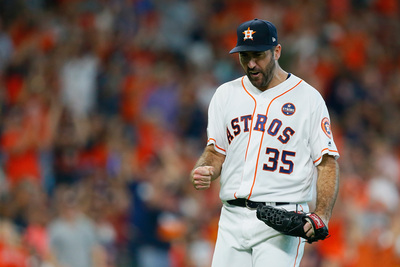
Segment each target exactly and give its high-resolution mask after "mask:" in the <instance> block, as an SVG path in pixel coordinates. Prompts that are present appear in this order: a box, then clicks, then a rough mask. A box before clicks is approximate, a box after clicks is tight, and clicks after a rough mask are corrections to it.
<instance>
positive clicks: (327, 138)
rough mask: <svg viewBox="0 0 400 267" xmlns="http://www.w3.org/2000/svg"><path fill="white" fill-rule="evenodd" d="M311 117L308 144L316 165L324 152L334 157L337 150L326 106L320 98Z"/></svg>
mask: <svg viewBox="0 0 400 267" xmlns="http://www.w3.org/2000/svg"><path fill="white" fill-rule="evenodd" d="M311 118H312V122H311V135H310V144H311V157H312V160H313V162H314V165H315V166H317V165H318V164H319V163H320V162H321V160H322V156H323V155H325V154H328V155H332V156H334V157H335V158H336V159H337V158H339V152H338V150H337V147H336V144H335V141H334V140H333V133H332V129H331V122H330V117H329V112H328V108H327V107H326V104H325V102H324V101H323V100H322V98H321V102H320V103H319V104H318V105H317V107H316V109H315V110H313V112H312V116H311Z"/></svg>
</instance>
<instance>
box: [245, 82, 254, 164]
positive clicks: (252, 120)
mask: <svg viewBox="0 0 400 267" xmlns="http://www.w3.org/2000/svg"><path fill="white" fill-rule="evenodd" d="M244 77H245V76H243V78H242V87H243V89H244V90H245V91H246V93H247V94H248V95H249V96H250V97H251V98H253V100H254V110H253V115H251V116H252V117H251V124H250V132H249V141H248V142H247V147H246V154H245V156H244V159H245V160H246V159H247V151H248V150H249V145H250V140H251V132H252V130H253V122H254V114H255V113H256V108H257V101H256V99H255V98H254V97H253V96H252V95H251V94H250V93H249V91H247V89H246V87H245V86H244V83H243V79H244Z"/></svg>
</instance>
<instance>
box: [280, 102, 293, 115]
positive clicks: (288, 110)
mask: <svg viewBox="0 0 400 267" xmlns="http://www.w3.org/2000/svg"><path fill="white" fill-rule="evenodd" d="M295 112H296V107H295V106H294V105H293V104H292V103H286V104H285V105H283V106H282V113H283V114H285V115H286V116H292V115H293V114H294V113H295Z"/></svg>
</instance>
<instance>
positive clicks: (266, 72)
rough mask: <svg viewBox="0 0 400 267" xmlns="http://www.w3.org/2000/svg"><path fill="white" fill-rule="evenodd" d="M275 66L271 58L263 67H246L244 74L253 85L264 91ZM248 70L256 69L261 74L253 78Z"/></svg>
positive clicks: (270, 79)
mask: <svg viewBox="0 0 400 267" xmlns="http://www.w3.org/2000/svg"><path fill="white" fill-rule="evenodd" d="M275 67H276V63H275V60H274V59H273V58H271V60H270V62H269V63H268V65H267V66H266V67H265V69H252V70H249V69H247V72H246V75H247V77H248V78H249V80H250V82H251V83H252V84H253V85H254V87H256V88H258V89H259V90H261V91H265V90H267V89H268V86H269V84H270V83H271V81H272V78H273V77H274V72H275ZM250 71H257V72H259V73H260V74H261V75H260V76H259V77H256V78H254V77H253V76H252V75H251V74H250Z"/></svg>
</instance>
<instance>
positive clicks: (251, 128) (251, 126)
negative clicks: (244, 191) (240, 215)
mask: <svg viewBox="0 0 400 267" xmlns="http://www.w3.org/2000/svg"><path fill="white" fill-rule="evenodd" d="M244 77H245V76H243V77H242V81H241V82H242V87H243V89H244V91H245V92H246V93H247V94H248V95H249V96H250V97H251V98H252V99H253V101H254V110H253V114H252V115H251V124H250V132H249V140H248V141H247V147H246V154H245V155H244V160H245V161H246V160H247V151H248V150H249V145H250V140H251V133H252V130H253V122H254V114H255V113H256V108H257V100H256V99H255V98H254V97H253V96H252V95H251V94H250V93H249V91H247V89H246V86H244V82H243V80H244ZM243 171H244V169H243ZM242 180H243V174H242ZM236 193H237V192H235V194H234V195H233V196H234V197H235V198H237V197H236Z"/></svg>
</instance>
